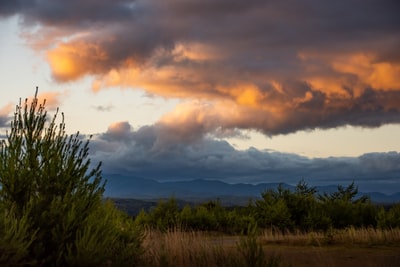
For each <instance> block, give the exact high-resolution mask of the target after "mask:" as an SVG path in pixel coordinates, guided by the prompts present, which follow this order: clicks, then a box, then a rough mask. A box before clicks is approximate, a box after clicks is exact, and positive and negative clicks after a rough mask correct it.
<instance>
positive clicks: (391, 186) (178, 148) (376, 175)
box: [91, 122, 400, 192]
mask: <svg viewBox="0 0 400 267" xmlns="http://www.w3.org/2000/svg"><path fill="white" fill-rule="evenodd" d="M165 131H168V129H165V128H164V126H163V125H160V124H158V125H154V126H145V127H141V128H139V129H137V130H136V131H134V130H132V129H131V126H130V125H129V123H127V122H121V123H116V124H114V125H112V126H110V127H109V129H108V131H107V132H106V133H104V134H101V135H98V136H96V137H95V139H94V140H93V142H92V143H91V151H92V153H93V155H94V159H95V160H103V164H104V165H103V169H104V173H120V174H127V175H132V176H136V177H146V178H150V179H155V180H159V181H166V180H192V179H217V180H222V181H225V182H228V183H238V182H245V183H261V182H285V183H292V184H295V183H297V182H298V181H299V180H300V179H302V178H304V179H305V180H306V181H307V182H308V183H310V184H313V185H327V184H334V185H336V184H348V183H350V182H351V181H355V183H356V184H357V185H359V186H360V189H362V190H364V191H382V192H394V191H399V189H400V188H399V186H398V185H399V183H400V154H399V153H397V152H388V153H369V154H364V155H362V156H360V157H331V158H315V159H310V158H306V157H302V156H299V155H296V154H289V153H279V152H275V151H260V150H257V149H255V148H250V149H248V150H245V151H238V150H235V149H234V148H233V147H232V146H231V145H229V144H228V143H227V142H225V141H217V140H212V139H207V138H206V139H198V140H197V141H196V142H193V140H192V142H188V143H183V142H174V140H173V139H168V140H166V139H165Z"/></svg>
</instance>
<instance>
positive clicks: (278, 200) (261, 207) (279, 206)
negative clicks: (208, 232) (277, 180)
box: [255, 185, 293, 230]
mask: <svg viewBox="0 0 400 267" xmlns="http://www.w3.org/2000/svg"><path fill="white" fill-rule="evenodd" d="M289 193H290V191H289V190H288V189H284V188H283V187H282V185H279V186H278V189H277V190H271V189H270V190H267V191H265V192H263V193H261V196H262V199H260V200H257V201H256V203H255V204H256V219H257V222H258V224H259V225H260V226H261V227H272V226H273V227H278V228H279V229H281V230H286V229H292V228H293V221H292V220H291V214H290V210H289V208H288V206H287V203H286V201H285V197H284V196H285V195H287V194H289Z"/></svg>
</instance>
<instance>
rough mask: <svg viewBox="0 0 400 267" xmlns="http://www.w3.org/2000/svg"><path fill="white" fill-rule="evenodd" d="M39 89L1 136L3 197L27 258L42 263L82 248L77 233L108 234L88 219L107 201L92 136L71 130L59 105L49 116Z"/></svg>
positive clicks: (60, 262)
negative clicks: (67, 129)
mask: <svg viewBox="0 0 400 267" xmlns="http://www.w3.org/2000/svg"><path fill="white" fill-rule="evenodd" d="M37 93H38V91H37V89H36V93H35V95H34V98H33V99H32V100H31V101H30V102H29V101H28V100H27V99H26V100H25V102H23V103H21V101H20V103H19V104H18V105H17V106H16V110H15V113H14V119H13V120H12V122H11V130H10V131H9V132H7V134H6V139H5V140H2V141H1V144H0V185H1V189H0V203H1V207H3V212H6V213H8V214H10V216H12V218H15V220H16V221H17V222H19V223H20V224H21V223H22V225H21V227H22V228H21V231H22V230H23V231H24V232H25V233H26V235H27V237H25V238H22V239H23V240H26V241H27V242H28V245H29V246H28V256H29V257H28V258H30V259H35V260H36V261H37V264H38V265H40V266H66V263H67V262H66V261H67V258H68V251H77V243H76V240H77V238H78V239H79V238H80V237H82V236H85V235H90V237H89V236H85V238H92V239H93V240H92V241H94V242H95V239H103V238H105V237H104V236H96V235H94V234H93V233H95V232H96V231H98V230H99V229H97V230H90V231H89V229H93V228H95V227H96V225H93V224H91V223H89V221H88V218H91V217H92V216H93V214H97V213H98V210H99V208H100V207H101V206H102V205H103V202H102V194H103V192H104V182H103V179H102V176H101V169H100V167H101V165H100V163H99V164H98V165H97V166H96V167H95V168H93V169H91V162H90V159H88V153H89V140H86V141H85V140H82V138H81V137H80V136H79V133H76V134H75V135H67V134H66V132H65V123H64V116H63V114H62V113H61V122H59V123H57V121H58V118H59V113H58V110H57V112H56V113H55V114H54V116H53V117H52V119H50V120H49V119H48V116H47V111H46V108H45V101H43V103H41V104H40V103H39V102H38V97H37ZM105 213H106V212H105ZM103 218H104V220H106V218H107V216H101V217H99V221H98V225H99V227H101V224H102V223H105V221H102V220H103ZM25 220H27V221H28V222H29V225H25V224H24V222H25ZM116 223H118V222H116ZM25 227H27V228H25ZM30 238H34V239H33V240H30ZM29 242H30V243H29ZM137 242H139V243H140V240H139V239H137ZM116 255H117V254H116Z"/></svg>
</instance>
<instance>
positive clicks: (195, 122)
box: [0, 0, 400, 139]
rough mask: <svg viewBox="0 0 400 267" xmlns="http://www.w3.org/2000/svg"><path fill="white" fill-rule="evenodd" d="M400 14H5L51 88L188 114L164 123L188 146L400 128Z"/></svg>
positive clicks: (224, 8)
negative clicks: (224, 135)
mask: <svg viewBox="0 0 400 267" xmlns="http://www.w3.org/2000/svg"><path fill="white" fill-rule="evenodd" d="M399 12H400V2H399V1H397V0H384V1H380V0H349V1H345V2H343V1H341V2H337V1H336V2H335V1H321V0H307V1H295V0H284V1H261V0H250V1H239V0H233V1H232V0H216V1H215V0H213V1H211V0H207V1H187V0H146V1H144V0H137V1H124V0H119V1H106V0H100V1H89V0H84V1H77V0H73V1H61V0H52V1H50V0H47V1H22V0H21V1H2V2H1V3H0V15H2V16H4V17H6V16H11V15H15V14H17V15H18V16H19V17H20V21H21V27H22V29H23V35H24V36H25V38H26V39H27V40H28V42H29V43H30V44H31V45H32V47H34V48H35V49H37V50H38V51H40V52H42V53H44V54H45V55H46V57H47V59H48V63H49V64H50V67H51V71H52V75H53V77H54V79H55V80H57V81H59V82H69V81H74V80H78V79H80V78H83V77H85V76H88V75H90V76H93V77H94V80H93V90H95V91H98V90H102V89H103V88H105V87H112V86H119V87H127V88H141V89H143V90H145V91H147V92H149V93H151V94H156V95H160V96H163V97H175V98H176V97H178V98H181V99H182V101H186V103H189V104H188V105H186V106H185V107H184V108H182V106H178V107H177V110H179V111H180V112H177V110H175V111H174V112H172V113H171V114H166V115H165V116H164V117H163V118H161V119H160V123H162V124H164V125H166V124H169V127H171V128H176V132H177V134H178V135H177V136H179V134H180V135H181V137H182V138H184V139H185V138H190V136H193V135H196V134H199V133H200V134H202V135H203V134H206V133H213V132H216V131H220V132H221V131H222V132H223V131H225V132H227V131H230V130H231V131H235V130H237V129H255V130H258V131H261V132H263V133H265V134H268V135H274V134H282V133H283V134H285V133H290V132H295V131H298V130H304V129H315V128H333V127H338V126H343V125H354V126H361V127H378V126H381V125H383V124H389V123H399V122H400V116H399V115H400V114H399V113H400V104H399V103H400V53H399V49H398V47H400V27H399V25H400V16H398V14H399ZM32 26H34V27H32ZM192 101H197V102H200V105H192V104H191V103H192ZM188 106H192V107H188ZM183 111H184V113H183ZM227 114H228V115H229V116H228V115H227ZM183 129H189V130H190V129H192V132H189V130H187V131H186V132H184V131H183ZM169 138H172V136H171V137H169ZM195 139H196V138H195Z"/></svg>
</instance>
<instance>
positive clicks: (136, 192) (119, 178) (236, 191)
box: [105, 174, 400, 203]
mask: <svg viewBox="0 0 400 267" xmlns="http://www.w3.org/2000/svg"><path fill="white" fill-rule="evenodd" d="M105 176H106V178H107V184H106V191H105V196H106V197H111V198H135V199H160V198H170V197H175V198H179V199H188V200H190V199H215V198H219V199H231V201H233V202H235V201H234V198H237V199H238V202H243V201H244V199H247V200H248V199H254V198H260V197H261V193H262V192H264V191H265V190H268V189H276V188H277V187H278V186H279V185H280V184H281V185H282V186H283V188H287V189H290V190H293V189H294V188H295V186H293V185H289V184H286V183H259V184H246V183H236V184H228V183H226V182H223V181H219V180H206V179H194V180H187V181H166V182H160V181H156V180H153V179H147V178H141V177H133V176H127V175H120V174H108V175H105ZM310 186H312V185H310ZM316 189H317V193H319V194H323V193H328V194H329V193H332V192H334V191H337V185H326V186H316ZM358 195H359V196H361V195H367V196H369V197H370V198H371V200H372V201H373V202H375V203H394V202H399V201H400V192H397V193H394V194H390V195H387V194H384V193H381V192H359V193H358ZM239 200H240V201H239Z"/></svg>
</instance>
